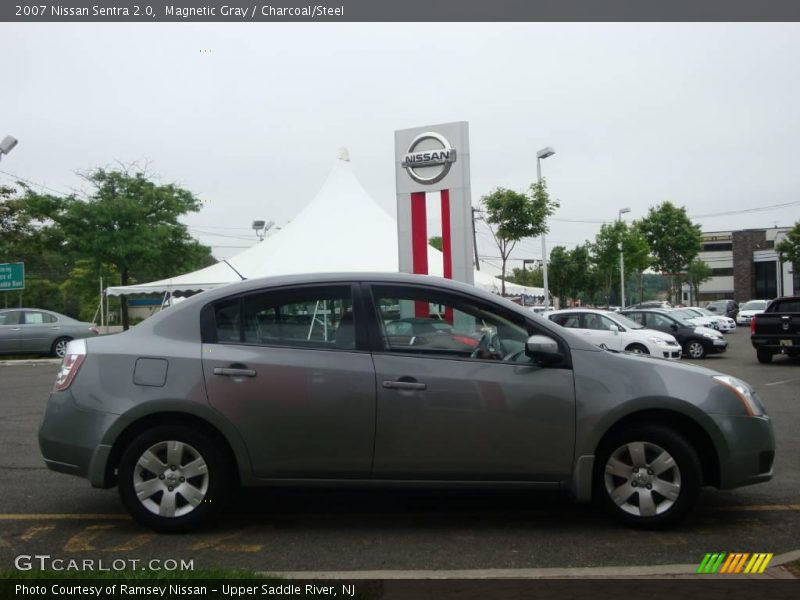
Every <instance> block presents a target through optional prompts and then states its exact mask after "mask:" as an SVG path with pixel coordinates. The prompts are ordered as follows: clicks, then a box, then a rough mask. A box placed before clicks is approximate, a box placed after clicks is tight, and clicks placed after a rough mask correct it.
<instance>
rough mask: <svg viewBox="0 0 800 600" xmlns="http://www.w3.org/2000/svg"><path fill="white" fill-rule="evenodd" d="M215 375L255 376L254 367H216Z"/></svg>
mask: <svg viewBox="0 0 800 600" xmlns="http://www.w3.org/2000/svg"><path fill="white" fill-rule="evenodd" d="M214 375H225V376H226V377H255V376H256V372H255V371H254V370H253V369H234V368H232V367H214Z"/></svg>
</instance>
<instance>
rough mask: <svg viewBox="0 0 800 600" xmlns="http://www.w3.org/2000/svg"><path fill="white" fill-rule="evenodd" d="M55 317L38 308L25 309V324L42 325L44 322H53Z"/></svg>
mask: <svg viewBox="0 0 800 600" xmlns="http://www.w3.org/2000/svg"><path fill="white" fill-rule="evenodd" d="M55 322H56V318H55V317H54V316H53V315H51V314H50V313H46V312H40V311H38V310H36V311H34V310H26V311H25V324H26V325H42V324H44V323H55Z"/></svg>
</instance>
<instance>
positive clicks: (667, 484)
mask: <svg viewBox="0 0 800 600" xmlns="http://www.w3.org/2000/svg"><path fill="white" fill-rule="evenodd" d="M604 483H605V488H606V492H607V493H608V496H609V498H611V500H612V501H613V502H614V503H615V504H616V505H617V506H618V507H619V508H620V509H621V510H623V511H624V512H626V513H628V514H630V515H633V516H636V517H653V516H656V515H661V514H664V513H665V512H667V511H668V510H669V509H670V508H671V507H672V505H673V504H675V502H676V501H677V500H678V498H679V497H680V494H681V472H680V469H679V468H678V464H677V463H676V462H675V459H674V458H673V457H672V455H671V454H670V453H669V452H667V451H666V450H664V449H663V448H662V447H660V446H658V445H656V444H653V443H651V442H629V443H627V444H624V445H622V446H620V447H619V448H617V449H616V450H615V451H614V452H612V453H611V455H610V456H609V458H608V460H607V461H606V465H605V474H604Z"/></svg>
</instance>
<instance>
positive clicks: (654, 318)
mask: <svg viewBox="0 0 800 600" xmlns="http://www.w3.org/2000/svg"><path fill="white" fill-rule="evenodd" d="M647 323H648V324H649V325H650V326H652V327H656V328H663V329H669V328H670V327H671V326H672V324H673V321H672V319H669V318H667V317H665V316H664V315H659V314H658V313H650V314H649V315H647Z"/></svg>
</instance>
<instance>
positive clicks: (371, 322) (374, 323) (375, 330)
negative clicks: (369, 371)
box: [359, 280, 572, 370]
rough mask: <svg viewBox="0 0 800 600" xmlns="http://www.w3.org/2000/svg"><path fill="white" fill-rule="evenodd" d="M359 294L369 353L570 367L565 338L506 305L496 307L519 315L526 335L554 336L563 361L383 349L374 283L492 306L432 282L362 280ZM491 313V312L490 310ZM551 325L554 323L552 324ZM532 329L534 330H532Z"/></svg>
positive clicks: (532, 365) (569, 355) (515, 364)
mask: <svg viewBox="0 0 800 600" xmlns="http://www.w3.org/2000/svg"><path fill="white" fill-rule="evenodd" d="M359 285H360V288H361V294H362V295H363V299H364V303H365V307H366V308H367V310H365V311H364V318H365V319H367V323H366V325H367V330H368V333H369V343H370V352H372V354H377V355H390V356H409V357H418V358H426V359H434V360H462V361H469V362H473V363H475V362H479V363H489V364H493V365H500V364H502V365H509V366H515V367H520V366H531V367H540V368H561V369H570V370H571V369H572V353H571V351H570V347H569V344H568V343H567V341H566V340H565V339H564V338H562V337H561V336H558V335H556V334H554V333H552V332H551V331H550V330H549V329H546V328H543V327H539V326H538V325H537V323H536V322H535V321H534V320H532V319H530V318H528V316H527V315H522V314H518V313H515V312H513V311H510V310H508V309H506V308H505V307H502V306H501V307H499V309H500V310H501V311H502V312H504V313H507V314H512V315H514V316H515V317H519V318H520V319H521V320H522V321H523V322H524V323H525V326H526V329H527V333H528V337H530V336H532V335H537V334H539V335H546V336H547V337H551V338H553V339H554V340H555V341H556V342H557V343H558V348H559V350H560V351H561V352H562V353H563V355H564V360H563V361H562V362H561V364H559V365H556V366H555V367H550V366H547V367H544V366H541V365H535V364H533V363H531V364H526V363H519V362H505V361H497V360H491V359H482V358H471V357H463V358H462V357H450V356H442V355H436V354H431V355H420V354H411V353H404V352H393V351H391V350H386V349H385V348H384V347H383V335H382V334H381V326H380V314H379V313H378V305H377V303H376V302H375V297H374V295H373V287H374V286H387V287H402V288H415V289H421V290H433V291H436V292H440V293H443V294H451V295H453V296H456V297H459V298H461V299H463V300H464V301H466V302H473V303H474V302H477V303H479V304H480V305H482V306H487V305H488V306H492V307H494V305H492V304H490V303H489V302H488V301H486V300H484V299H483V298H476V297H475V296H471V295H469V294H465V293H463V292H461V291H460V290H452V289H448V288H441V287H438V286H435V285H424V284H418V283H406V282H394V281H377V280H375V281H373V280H370V281H362V282H360V284H359ZM493 312H494V311H493ZM554 325H556V324H555V323H554ZM531 332H533V333H531Z"/></svg>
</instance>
